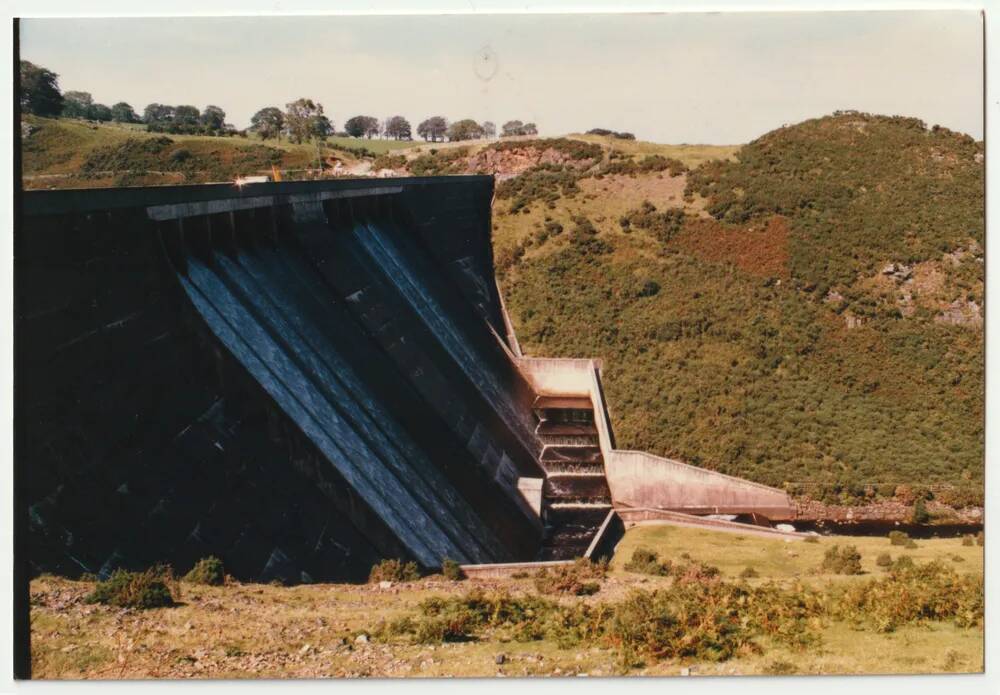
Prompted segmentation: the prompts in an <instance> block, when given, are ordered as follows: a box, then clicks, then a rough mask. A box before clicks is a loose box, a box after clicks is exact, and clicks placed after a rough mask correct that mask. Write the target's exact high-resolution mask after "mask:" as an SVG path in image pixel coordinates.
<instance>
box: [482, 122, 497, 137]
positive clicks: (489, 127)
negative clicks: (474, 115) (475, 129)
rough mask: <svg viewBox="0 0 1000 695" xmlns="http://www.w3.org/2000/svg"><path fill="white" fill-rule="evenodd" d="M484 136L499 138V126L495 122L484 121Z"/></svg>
mask: <svg viewBox="0 0 1000 695" xmlns="http://www.w3.org/2000/svg"><path fill="white" fill-rule="evenodd" d="M482 127H483V135H484V136H485V137H488V138H495V137H496V136H497V124H496V123H494V122H493V121H483V126H482Z"/></svg>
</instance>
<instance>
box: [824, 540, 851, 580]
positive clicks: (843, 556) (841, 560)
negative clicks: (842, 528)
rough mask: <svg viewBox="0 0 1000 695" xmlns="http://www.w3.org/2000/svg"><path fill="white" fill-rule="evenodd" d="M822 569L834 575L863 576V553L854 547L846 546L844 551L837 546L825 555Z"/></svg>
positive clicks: (828, 550)
mask: <svg viewBox="0 0 1000 695" xmlns="http://www.w3.org/2000/svg"><path fill="white" fill-rule="evenodd" d="M820 569H821V570H823V571H824V572H831V573H833V574H861V553H859V552H858V549H857V548H856V547H855V546H853V545H846V546H844V548H843V549H841V548H840V546H839V545H835V546H833V547H832V548H828V549H827V551H826V553H824V554H823V563H822V564H821V565H820Z"/></svg>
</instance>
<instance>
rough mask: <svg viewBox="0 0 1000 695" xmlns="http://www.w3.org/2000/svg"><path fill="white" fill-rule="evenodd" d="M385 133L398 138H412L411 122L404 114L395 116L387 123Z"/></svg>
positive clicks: (387, 135)
mask: <svg viewBox="0 0 1000 695" xmlns="http://www.w3.org/2000/svg"><path fill="white" fill-rule="evenodd" d="M385 135H386V137H389V138H394V139H396V140H412V139H413V133H412V132H411V130H410V122H409V121H408V120H406V119H405V118H403V117H402V116H393V117H392V118H390V119H389V120H388V121H386V123H385Z"/></svg>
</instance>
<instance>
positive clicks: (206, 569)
mask: <svg viewBox="0 0 1000 695" xmlns="http://www.w3.org/2000/svg"><path fill="white" fill-rule="evenodd" d="M184 581H186V582H191V583H192V584H211V585H213V586H219V585H221V584H223V583H225V581H226V572H225V570H224V568H223V566H222V560H220V559H219V558H217V557H215V556H214V555H209V556H208V557H205V558H202V559H201V560H198V562H197V563H195V566H194V567H192V568H191V571H190V572H188V573H187V574H185V575H184Z"/></svg>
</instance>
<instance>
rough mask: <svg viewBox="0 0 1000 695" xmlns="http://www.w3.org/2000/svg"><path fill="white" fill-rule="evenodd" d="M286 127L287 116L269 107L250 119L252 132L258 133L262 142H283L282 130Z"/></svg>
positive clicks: (277, 109)
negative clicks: (271, 140) (276, 139)
mask: <svg viewBox="0 0 1000 695" xmlns="http://www.w3.org/2000/svg"><path fill="white" fill-rule="evenodd" d="M284 127H285V114H283V113H281V109H279V108H276V107H274V106H268V107H266V108H263V109H261V110H260V111H258V112H257V113H255V114H254V115H253V117H252V118H251V119H250V130H251V131H253V132H255V133H257V135H259V136H260V137H261V139H262V140H268V139H270V138H278V141H279V142H280V141H281V130H282V129H283V128H284Z"/></svg>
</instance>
